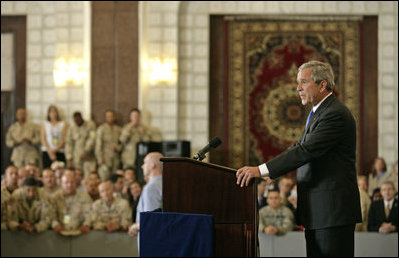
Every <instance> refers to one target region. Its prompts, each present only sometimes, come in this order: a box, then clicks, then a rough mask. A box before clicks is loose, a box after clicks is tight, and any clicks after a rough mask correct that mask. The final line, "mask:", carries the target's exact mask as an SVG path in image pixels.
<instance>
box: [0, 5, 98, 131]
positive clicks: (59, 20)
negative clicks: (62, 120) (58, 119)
mask: <svg viewBox="0 0 399 258" xmlns="http://www.w3.org/2000/svg"><path fill="white" fill-rule="evenodd" d="M1 15H26V16H27V67H26V73H27V74H26V78H27V79H26V80H27V81H26V107H27V109H28V112H29V113H28V114H29V118H30V120H32V121H34V122H37V123H41V122H42V121H43V120H44V119H45V117H46V112H47V108H48V106H49V105H50V104H56V105H57V106H58V107H60V109H61V111H62V112H63V113H64V115H65V117H66V118H67V121H69V122H71V121H72V119H71V116H72V113H73V112H74V111H78V110H79V111H82V113H83V115H84V117H86V118H88V117H89V114H90V109H89V108H90V87H89V83H88V82H87V81H86V82H84V83H82V84H80V85H71V86H68V87H55V86H54V80H53V69H54V63H55V61H56V60H57V59H58V58H60V57H65V58H79V59H82V60H84V61H85V62H88V60H90V59H89V57H90V56H89V54H90V53H89V52H88V51H85V50H86V49H87V48H88V47H89V40H90V37H89V36H90V34H89V33H90V31H89V27H88V25H89V23H88V22H89V21H90V13H89V5H88V3H87V2H83V1H58V2H55V1H32V2H29V1H2V2H1Z"/></svg>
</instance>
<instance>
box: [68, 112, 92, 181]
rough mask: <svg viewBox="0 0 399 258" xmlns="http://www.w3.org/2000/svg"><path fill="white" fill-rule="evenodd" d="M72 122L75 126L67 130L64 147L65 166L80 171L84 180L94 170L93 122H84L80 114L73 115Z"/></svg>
mask: <svg viewBox="0 0 399 258" xmlns="http://www.w3.org/2000/svg"><path fill="white" fill-rule="evenodd" d="M73 120H74V122H75V124H74V125H72V126H71V127H69V128H68V132H67V139H66V145H65V152H66V155H65V156H66V159H67V165H68V167H74V168H79V169H82V170H83V172H84V175H85V178H86V177H87V176H88V175H89V174H90V172H91V171H94V170H95V169H96V161H95V158H94V153H93V151H94V146H95V143H96V127H95V125H94V123H93V122H91V121H84V120H83V118H82V114H81V113H80V112H75V113H74V114H73Z"/></svg>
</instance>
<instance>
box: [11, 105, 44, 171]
mask: <svg viewBox="0 0 399 258" xmlns="http://www.w3.org/2000/svg"><path fill="white" fill-rule="evenodd" d="M16 118H17V122H15V123H13V124H12V125H11V126H10V128H9V129H8V132H7V135H6V145H7V147H9V148H13V150H12V154H11V161H12V162H13V163H14V165H15V166H17V167H22V166H25V165H27V164H36V165H39V164H40V155H39V151H38V149H37V148H38V144H39V143H40V129H39V126H38V125H36V124H33V123H29V122H27V121H26V110H25V109H24V108H19V109H18V110H17V114H16Z"/></svg>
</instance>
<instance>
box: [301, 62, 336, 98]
mask: <svg viewBox="0 0 399 258" xmlns="http://www.w3.org/2000/svg"><path fill="white" fill-rule="evenodd" d="M307 68H311V69H312V73H311V75H310V78H312V80H313V81H314V82H315V83H317V84H319V83H320V82H321V81H323V80H325V81H326V82H327V90H328V91H332V90H333V89H334V86H335V83H334V72H333V69H332V67H331V65H329V64H328V63H323V62H320V61H315V60H314V61H309V62H307V63H304V64H302V65H301V66H300V67H299V68H298V71H299V72H300V71H302V70H304V69H307Z"/></svg>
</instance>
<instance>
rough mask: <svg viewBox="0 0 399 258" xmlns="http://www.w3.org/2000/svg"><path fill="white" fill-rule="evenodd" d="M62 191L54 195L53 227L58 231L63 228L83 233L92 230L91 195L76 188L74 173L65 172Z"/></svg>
mask: <svg viewBox="0 0 399 258" xmlns="http://www.w3.org/2000/svg"><path fill="white" fill-rule="evenodd" d="M61 189H62V190H61V191H57V193H56V194H55V196H54V205H55V207H54V216H53V221H52V223H51V227H52V228H53V229H54V231H55V232H56V233H60V232H61V231H63V230H77V229H79V230H80V231H81V232H83V233H87V232H89V231H90V215H89V213H90V206H91V204H92V202H91V199H90V197H89V195H88V194H87V193H85V192H83V191H81V190H78V189H76V181H75V176H74V174H73V173H65V174H64V175H63V176H62V179H61Z"/></svg>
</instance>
